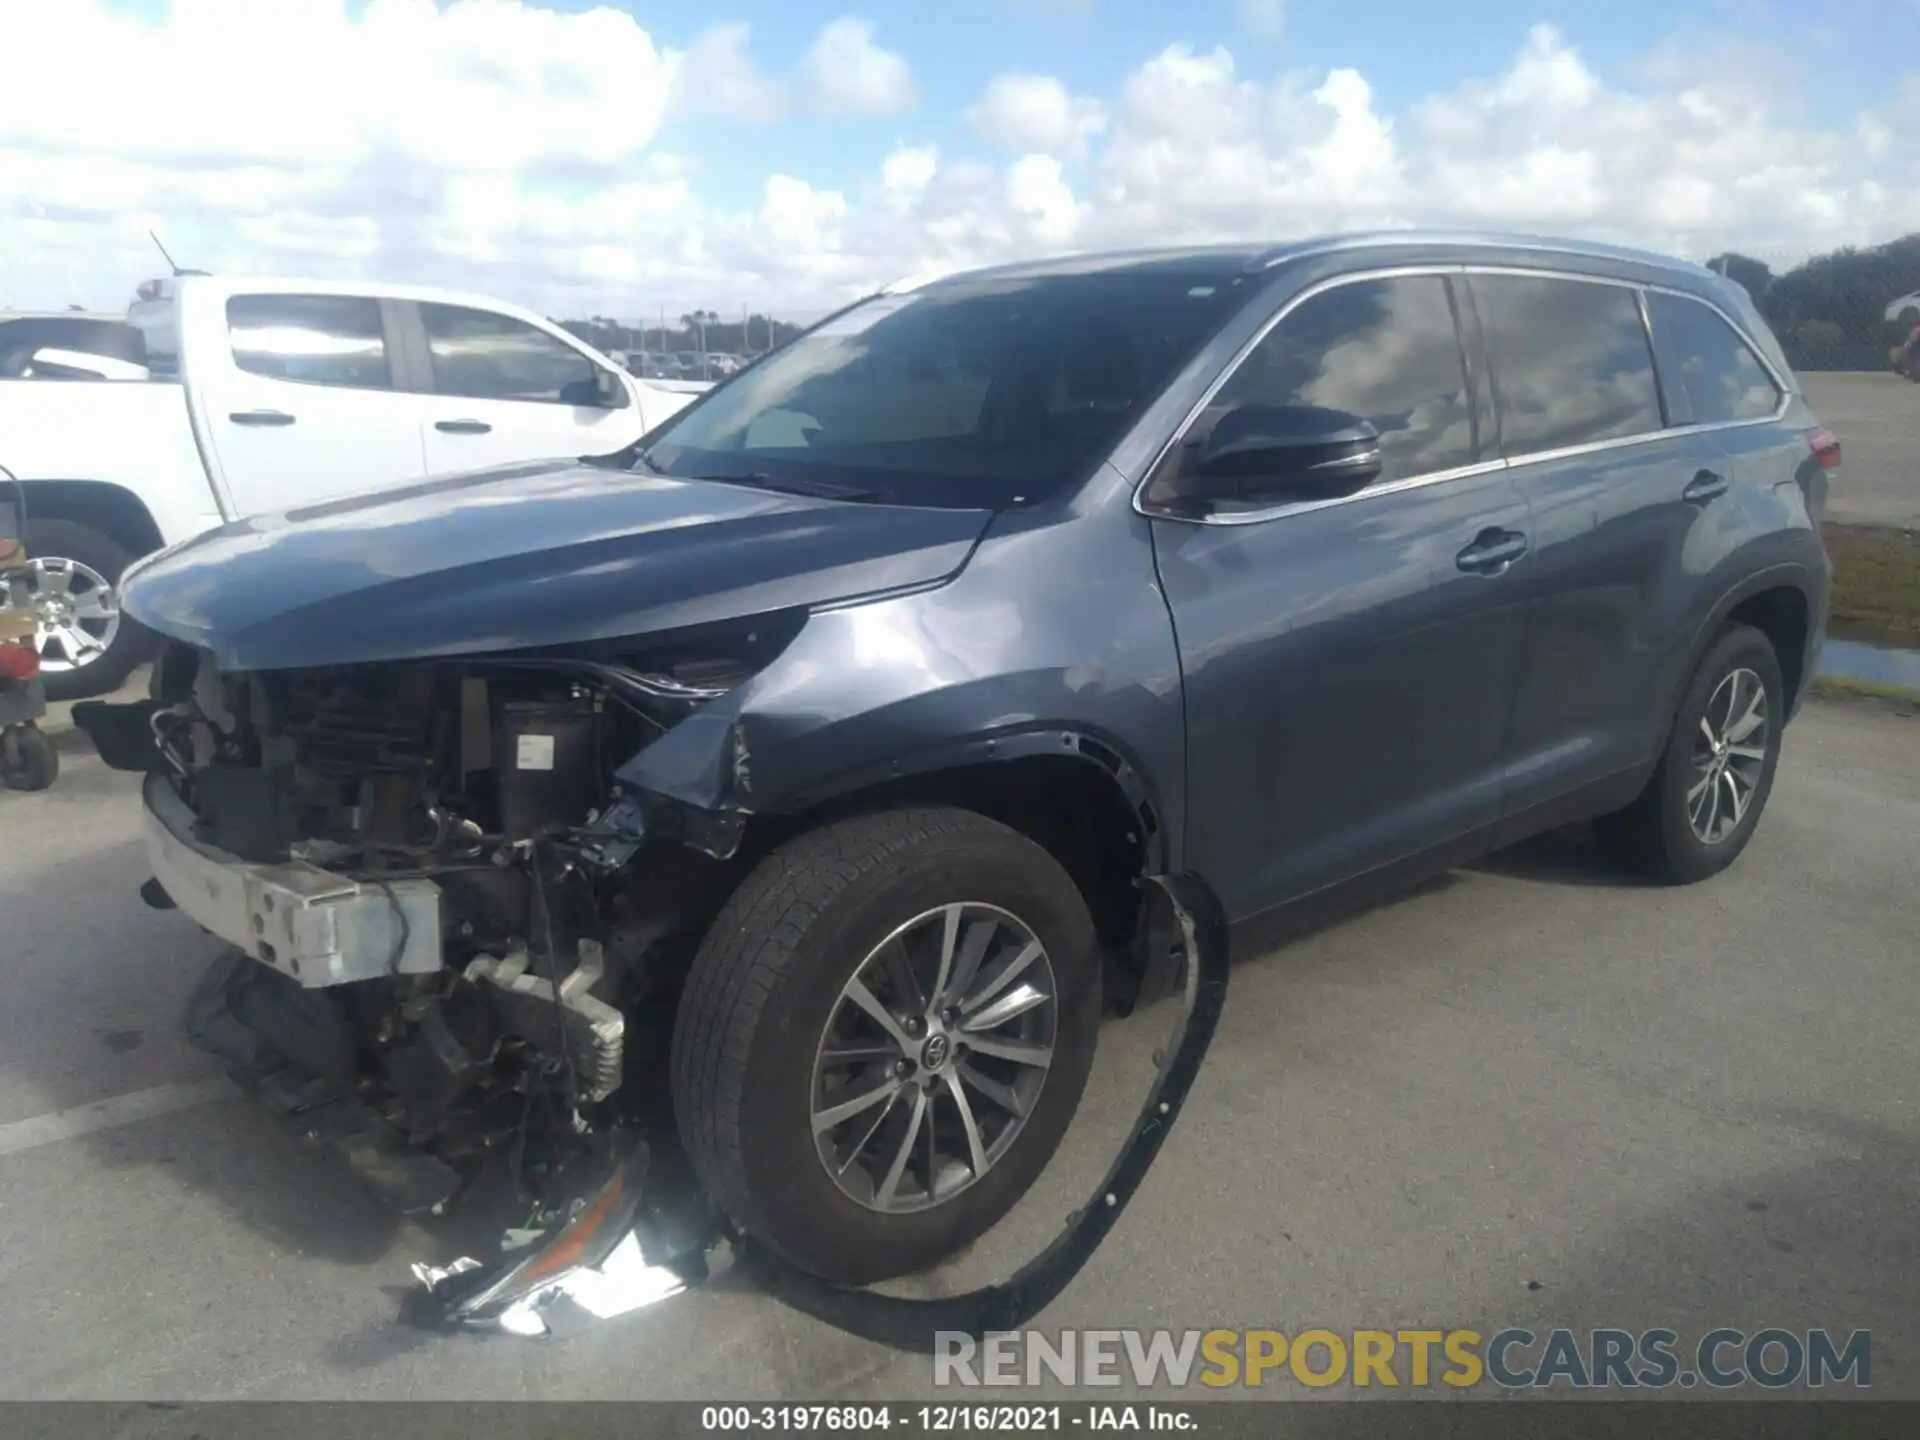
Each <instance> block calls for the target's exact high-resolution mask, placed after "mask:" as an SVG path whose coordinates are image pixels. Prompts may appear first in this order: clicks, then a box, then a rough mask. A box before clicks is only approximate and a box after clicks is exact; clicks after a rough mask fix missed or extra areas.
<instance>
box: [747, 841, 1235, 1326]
mask: <svg viewBox="0 0 1920 1440" xmlns="http://www.w3.org/2000/svg"><path fill="white" fill-rule="evenodd" d="M1150 878H1151V880H1152V882H1153V883H1154V884H1157V885H1158V886H1159V887H1160V888H1161V890H1162V891H1164V892H1165V894H1166V896H1167V899H1168V900H1169V902H1171V904H1172V906H1173V910H1174V915H1175V918H1176V919H1177V920H1178V922H1179V925H1180V932H1181V939H1182V941H1183V943H1184V944H1185V947H1186V952H1187V965H1186V972H1187V973H1186V984H1185V986H1184V987H1183V988H1184V991H1185V1001H1184V1008H1185V1015H1184V1016H1183V1018H1182V1020H1181V1024H1180V1028H1179V1031H1178V1034H1177V1038H1176V1039H1175V1040H1174V1041H1173V1043H1172V1049H1171V1052H1170V1053H1166V1052H1162V1053H1163V1054H1164V1059H1163V1060H1162V1063H1161V1065H1160V1068H1159V1072H1158V1074H1157V1075H1156V1076H1155V1078H1154V1082H1153V1084H1152V1086H1151V1087H1150V1088H1149V1089H1148V1092H1147V1100H1146V1104H1145V1105H1143V1106H1142V1107H1141V1109H1140V1113H1139V1115H1138V1116H1137V1117H1136V1118H1135V1120H1134V1122H1133V1126H1132V1130H1131V1132H1130V1135H1129V1138H1128V1140H1127V1142H1126V1144H1125V1145H1124V1146H1123V1148H1122V1149H1121V1151H1120V1153H1119V1155H1118V1156H1117V1157H1116V1158H1115V1160H1114V1162H1113V1166H1112V1168H1111V1169H1109V1170H1108V1171H1107V1174H1106V1177H1105V1179H1103V1180H1102V1181H1101V1182H1100V1185H1099V1187H1098V1188H1097V1189H1096V1190H1095V1191H1094V1192H1093V1194H1092V1195H1091V1196H1089V1197H1088V1200H1087V1203H1086V1204H1085V1205H1083V1206H1082V1207H1081V1208H1080V1209H1078V1210H1076V1211H1075V1212H1073V1214H1072V1215H1071V1216H1070V1217H1069V1219H1068V1222H1067V1228H1066V1229H1065V1230H1064V1231H1063V1232H1062V1233H1061V1234H1060V1235H1059V1236H1058V1237H1057V1238H1056V1239H1055V1240H1054V1241H1053V1243H1052V1244H1051V1245H1049V1246H1047V1248H1046V1249H1044V1250H1042V1251H1041V1252H1040V1253H1039V1254H1038V1255H1036V1256H1034V1257H1033V1258H1032V1259H1031V1260H1029V1261H1028V1262H1027V1263H1026V1264H1024V1265H1022V1266H1021V1267H1020V1268H1019V1270H1017V1271H1016V1272H1014V1274H1013V1276H1012V1277H1011V1278H1010V1279H1007V1280H1003V1281H1001V1282H999V1283H997V1284H994V1285H987V1286H983V1287H981V1288H980V1289H977V1290H970V1291H968V1292H967V1293H965V1294H963V1295H952V1296H946V1297H943V1298H941V1299H937V1300H913V1299H907V1298H905V1297H901V1296H895V1295H880V1294H875V1293H873V1292H872V1291H868V1290H848V1289H843V1288H841V1287H839V1286H836V1285H831V1284H828V1283H827V1282H826V1281H823V1280H820V1279H818V1278H817V1277H815V1276H812V1275H809V1274H807V1273H806V1272H805V1271H803V1270H800V1269H798V1268H796V1267H795V1266H793V1265H792V1264H790V1263H788V1262H787V1261H786V1260H784V1259H782V1258H781V1257H780V1256H778V1255H775V1254H773V1253H772V1252H771V1251H769V1250H767V1249H766V1248H765V1247H763V1246H758V1245H755V1244H754V1243H753V1242H752V1241H751V1240H750V1239H749V1240H748V1241H747V1242H746V1243H745V1246H744V1251H743V1256H742V1258H743V1260H744V1262H745V1263H746V1264H747V1265H748V1266H749V1267H750V1271H751V1273H753V1274H754V1275H755V1276H756V1277H757V1278H758V1279H759V1280H760V1281H761V1282H762V1284H764V1285H765V1286H766V1288H767V1290H768V1291H769V1293H771V1294H773V1295H774V1296H776V1297H777V1298H779V1299H781V1300H784V1301H786V1302H787V1303H788V1304H789V1305H792V1306H793V1307H794V1308H795V1309H796V1310H799V1311H801V1312H803V1313H805V1314H808V1315H811V1316H813V1317H814V1318H815V1319H816V1320H822V1321H824V1322H826V1323H827V1324H829V1325H832V1326H834V1327H835V1328H836V1329H839V1330H844V1331H846V1332H847V1333H848V1334H851V1335H858V1336H860V1337H861V1338H863V1339H866V1340H873V1341H876V1342H878V1343H879V1344H882V1345H890V1346H893V1347H894V1348H895V1349H899V1350H916V1351H923V1352H928V1353H931V1352H932V1350H933V1349H934V1337H935V1334H936V1333H937V1332H940V1331H961V1332H964V1333H966V1334H969V1335H972V1336H973V1337H974V1338H975V1339H980V1338H982V1337H984V1336H985V1335H986V1334H988V1333H989V1332H991V1331H996V1330H1014V1329H1018V1328H1019V1327H1020V1326H1022V1325H1025V1324H1026V1323H1027V1322H1028V1321H1030V1320H1032V1319H1033V1318H1034V1317H1035V1316H1036V1315H1038V1314H1039V1313H1040V1312H1041V1311H1042V1310H1044V1309H1046V1307H1047V1306H1048V1305H1050V1304H1052V1303H1053V1301H1054V1300H1055V1299H1056V1298H1058V1296H1059V1295H1060V1292H1061V1291H1063V1290H1065V1289H1066V1288H1067V1286H1068V1285H1069V1284H1071V1283H1072V1281H1073V1278H1074V1276H1076V1275H1078V1274H1079V1273H1080V1271H1081V1269H1082V1268H1083V1267H1084V1266H1085V1265H1086V1263H1087V1261H1089V1260H1090V1259H1092V1258H1093V1252H1094V1251H1095V1250H1097V1249H1099V1248H1100V1242H1101V1241H1103V1240H1105V1239H1106V1238H1107V1235H1108V1234H1109V1232H1111V1231H1112V1229H1113V1227H1114V1225H1115V1224H1117V1223H1118V1221H1119V1219H1120V1214H1121V1212H1122V1211H1123V1210H1125V1209H1126V1207H1127V1202H1128V1201H1129V1200H1131V1199H1132V1198H1133V1193H1134V1191H1136V1190H1138V1189H1139V1188H1140V1182H1141V1181H1142V1180H1143V1179H1145V1178H1146V1174H1147V1171H1148V1169H1149V1168H1151V1167H1152V1165H1153V1161H1154V1157H1155V1156H1156V1155H1158V1154H1159V1152H1160V1146H1161V1145H1162V1144H1163V1143H1164V1142H1165V1141H1166V1138H1167V1133H1168V1132H1169V1131H1170V1130H1172V1128H1173V1122H1174V1121H1175V1120H1176V1119H1178V1118H1179V1115H1180V1109H1181V1106H1182V1105H1183V1104H1185V1102H1186V1098H1187V1092H1188V1091H1189V1090H1191V1089H1192V1088H1193V1081H1194V1077H1195V1076H1197V1075H1198V1074H1199V1073H1200V1064H1201V1061H1203V1060H1204V1059H1205V1058H1206V1054H1207V1047H1208V1046H1209V1045H1211V1044H1212V1043H1213V1034H1214V1030H1215V1029H1216V1028H1217V1027H1218V1025H1219V1023H1220V1011H1221V1007H1222V1006H1223V1005H1224V1004H1225V1003H1226V995H1227V922H1226V916H1225V914H1224V912H1223V911H1222V910H1221V909H1220V904H1219V901H1217V900H1216V899H1215V898H1214V896H1213V892H1212V891H1210V890H1209V889H1208V888H1207V887H1206V885H1205V884H1204V883H1202V882H1201V881H1200V880H1199V879H1197V878H1196V877H1193V876H1190V875H1175V876H1165V875H1156V876H1152V877H1150Z"/></svg>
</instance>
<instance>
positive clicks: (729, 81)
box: [673, 21, 787, 123]
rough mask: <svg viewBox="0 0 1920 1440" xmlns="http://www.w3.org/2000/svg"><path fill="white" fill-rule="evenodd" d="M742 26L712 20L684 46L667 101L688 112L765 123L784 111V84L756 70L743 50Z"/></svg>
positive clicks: (746, 32)
mask: <svg viewBox="0 0 1920 1440" xmlns="http://www.w3.org/2000/svg"><path fill="white" fill-rule="evenodd" d="M747 38H748V27H747V26H746V25H745V24H743V23H740V22H737V21H736V22H731V23H728V24H725V25H715V26H714V27H713V28H712V29H710V30H706V31H704V32H702V33H701V34H700V35H699V36H698V37H696V38H695V40H694V42H693V44H691V45H690V46H688V47H687V53H686V55H685V56H684V57H682V59H681V61H680V64H679V67H678V71H677V74H676V83H675V85H674V88H673V103H674V105H675V107H676V109H679V108H684V109H685V111H686V112H687V113H688V114H692V115H713V116H718V117H720V118H722V119H728V120H750V121H757V122H761V123H765V122H767V121H772V120H778V119H779V118H780V117H781V116H782V115H783V114H785V113H786V108H787V87H786V86H785V85H783V84H782V83H781V82H780V81H778V80H775V79H773V78H772V77H771V76H768V75H765V74H762V73H761V71H760V67H759V66H757V65H756V64H755V63H754V60H753V57H752V56H751V55H749V54H748V53H747Z"/></svg>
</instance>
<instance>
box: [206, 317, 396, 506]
mask: <svg viewBox="0 0 1920 1440" xmlns="http://www.w3.org/2000/svg"><path fill="white" fill-rule="evenodd" d="M182 303H183V304H191V305H193V306H194V307H195V308H194V310H193V312H192V315H191V316H190V317H189V319H188V321H187V324H186V325H185V327H184V333H185V334H186V335H187V336H188V337H189V340H188V351H187V356H186V362H187V367H188V369H187V374H186V379H187V382H188V386H189V389H190V391H191V392H192V394H193V397H194V400H195V403H196V407H197V419H198V421H199V424H200V427H201V436H202V439H203V441H204V442H205V444H206V446H207V448H208V449H209V450H210V451H211V454H212V460H213V463H214V465H215V467H216V468H217V469H218V472H219V473H218V475H217V476H216V477H215V478H216V480H217V481H218V482H219V483H220V484H221V486H222V487H223V489H224V490H225V492H226V495H227V497H228V498H229V500H230V501H231V504H232V508H233V509H234V511H235V512H236V513H238V514H240V515H254V514H260V513H263V512H269V511H278V510H285V509H289V508H292V507H295V506H300V505H309V504H312V503H314V502H315V501H320V500H328V499H334V498H337V497H339V496H342V495H350V494H354V493H357V492H360V491H366V490H376V489H381V488H384V487H387V486H391V485H399V484H404V483H406V482H408V481H411V480H417V479H419V478H420V477H421V476H422V475H423V474H424V473H425V466H426V462H425V456H424V453H423V451H422V449H421V444H420V400H419V397H417V396H414V395H409V394H407V393H406V392H405V391H403V390H401V389H398V388H397V387H396V382H395V368H396V367H395V364H394V357H395V355H396V354H397V346H396V345H395V343H394V338H395V337H394V335H393V334H392V333H391V332H390V328H389V326H388V324H387V317H386V315H385V314H384V312H383V309H382V306H381V304H380V302H379V301H378V300H375V299H373V298H372V297H370V296H365V295H334V294H303V293H291V292H273V291H267V290H260V291H254V292H245V293H235V294H229V295H224V296H223V295H221V294H220V293H218V292H217V291H211V290H201V291H199V292H198V293H197V294H196V293H195V292H194V291H192V290H189V291H188V293H187V296H186V298H185V299H184V300H183V302H182Z"/></svg>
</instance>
